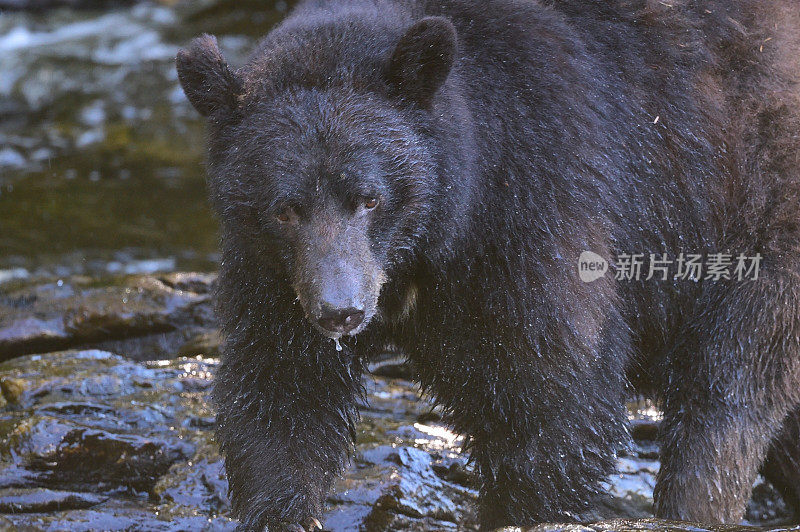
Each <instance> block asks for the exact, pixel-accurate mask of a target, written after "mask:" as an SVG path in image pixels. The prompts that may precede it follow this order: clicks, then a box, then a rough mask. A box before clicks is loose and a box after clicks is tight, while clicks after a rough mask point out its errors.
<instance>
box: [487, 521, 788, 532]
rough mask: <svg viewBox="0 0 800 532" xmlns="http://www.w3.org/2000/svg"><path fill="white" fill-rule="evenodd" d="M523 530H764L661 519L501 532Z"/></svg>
mask: <svg viewBox="0 0 800 532" xmlns="http://www.w3.org/2000/svg"><path fill="white" fill-rule="evenodd" d="M523 530H524V531H525V532H635V531H637V530H662V531H670V532H751V531H752V532H755V531H757V530H761V531H763V530H764V529H762V528H755V527H749V526H739V525H717V526H709V527H704V526H701V525H696V524H692V523H681V522H676V521H664V520H662V519H636V520H634V519H612V520H609V521H602V522H598V523H593V524H590V525H556V524H545V525H539V526H535V527H532V528H525V529H520V528H513V527H507V528H503V529H501V531H503V532H516V531H520V532H522V531H523ZM781 530H788V529H781Z"/></svg>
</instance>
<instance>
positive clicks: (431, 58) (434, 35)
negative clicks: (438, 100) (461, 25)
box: [386, 17, 458, 107]
mask: <svg viewBox="0 0 800 532" xmlns="http://www.w3.org/2000/svg"><path fill="white" fill-rule="evenodd" d="M457 49H458V40H457V37H456V29H455V27H454V26H453V23H452V22H450V21H449V20H448V19H446V18H445V17H425V18H422V19H420V20H418V21H417V22H416V23H415V24H414V25H413V26H411V28H409V29H408V31H406V34H405V35H403V37H402V38H401V39H400V42H399V43H398V44H397V46H396V47H395V49H394V53H393V54H392V58H391V60H390V61H389V67H388V70H387V72H386V77H387V79H388V81H389V83H390V85H392V86H393V87H394V88H395V90H397V93H398V94H400V95H402V96H403V97H404V98H410V99H412V100H415V101H416V102H417V103H418V104H419V105H421V106H422V107H428V106H429V105H430V104H431V101H432V100H433V96H434V94H436V91H437V90H439V87H441V86H442V84H443V83H444V81H445V80H446V79H447V76H448V74H450V69H451V68H452V67H453V62H454V61H455V57H456V52H457Z"/></svg>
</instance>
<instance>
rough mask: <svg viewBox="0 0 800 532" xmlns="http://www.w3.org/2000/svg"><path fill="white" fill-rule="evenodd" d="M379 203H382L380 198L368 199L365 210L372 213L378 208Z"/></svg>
mask: <svg viewBox="0 0 800 532" xmlns="http://www.w3.org/2000/svg"><path fill="white" fill-rule="evenodd" d="M378 203H380V202H379V200H378V198H368V199H366V200H365V201H364V208H365V209H367V210H368V211H371V210H372V209H374V208H375V207H377V206H378Z"/></svg>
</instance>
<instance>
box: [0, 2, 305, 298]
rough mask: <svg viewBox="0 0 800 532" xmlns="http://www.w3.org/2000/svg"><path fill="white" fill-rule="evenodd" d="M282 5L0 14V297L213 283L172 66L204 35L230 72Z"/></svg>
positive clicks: (184, 109) (193, 143) (15, 9)
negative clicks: (127, 277) (61, 289)
mask: <svg viewBox="0 0 800 532" xmlns="http://www.w3.org/2000/svg"><path fill="white" fill-rule="evenodd" d="M292 3H293V2H286V1H283V0H278V1H274V0H266V1H257V0H244V1H242V0H162V1H158V2H135V1H120V0H117V1H114V0H106V1H102V0H0V283H4V282H8V281H9V280H14V279H27V278H38V277H53V276H66V275H71V274H90V275H96V274H103V273H111V274H116V273H153V272H157V271H172V270H176V269H191V270H200V271H204V270H212V269H214V268H215V263H216V260H217V255H216V249H217V234H216V222H215V220H214V219H213V217H212V215H211V214H210V212H209V209H208V206H207V204H206V191H205V183H204V168H203V156H204V153H203V149H204V126H203V123H202V120H201V119H200V117H199V116H198V115H197V113H195V112H194V110H193V109H192V108H191V106H190V105H189V103H188V101H187V100H186V98H185V97H184V95H183V92H182V91H181V89H180V87H179V85H178V80H177V75H176V73H175V67H174V58H175V54H176V52H177V50H178V49H179V47H180V46H182V45H185V44H186V43H187V42H188V41H189V40H190V39H191V38H192V37H193V36H195V35H197V34H199V33H202V32H210V33H214V34H215V35H217V36H218V37H219V43H220V46H221V48H222V49H223V51H224V53H225V54H226V55H227V57H228V59H229V61H230V62H231V63H232V64H234V65H235V64H239V63H241V62H242V61H243V60H244V59H245V58H246V54H247V52H248V50H249V49H250V47H251V46H252V44H253V43H254V41H255V40H256V39H257V37H258V36H260V35H263V34H265V33H266V32H267V31H268V30H269V28H270V27H271V26H272V25H273V24H275V23H276V22H277V21H279V20H280V19H281V17H282V16H283V15H284V14H285V12H286V11H287V10H288V9H289V7H290V6H291V4H292Z"/></svg>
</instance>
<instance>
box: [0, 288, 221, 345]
mask: <svg viewBox="0 0 800 532" xmlns="http://www.w3.org/2000/svg"><path fill="white" fill-rule="evenodd" d="M213 282H214V277H213V276H211V275H202V274H172V275H170V276H163V277H161V278H158V277H153V276H132V277H124V278H120V279H117V280H116V281H115V282H113V284H110V285H105V286H102V285H101V286H97V284H96V283H95V282H93V281H91V280H84V279H80V278H75V279H72V280H70V281H68V282H64V281H63V280H62V281H58V282H56V283H51V284H44V285H32V286H31V285H28V286H24V285H23V286H21V287H18V288H16V289H11V290H8V291H6V292H4V293H2V294H0V360H4V359H9V358H13V357H16V356H20V355H24V354H29V353H37V352H47V351H55V350H60V349H66V348H72V347H88V346H92V347H101V348H103V349H107V350H114V351H120V352H122V353H124V354H125V355H127V356H129V357H132V358H138V359H142V358H151V357H152V358H159V357H158V355H160V354H164V353H165V352H170V354H174V353H175V352H176V351H177V350H178V349H179V348H180V346H182V345H184V344H186V343H187V342H195V343H197V340H196V338H197V337H198V336H200V337H201V338H205V344H198V345H195V346H194V348H193V349H192V351H193V352H195V353H199V352H200V351H202V350H203V349H209V350H211V349H212V348H213V346H211V344H212V342H213V335H212V333H211V332H210V331H209V329H210V328H211V327H212V324H213V312H212V310H211V306H210V295H209V292H210V291H211V288H212V285H213ZM202 335H206V336H202Z"/></svg>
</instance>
